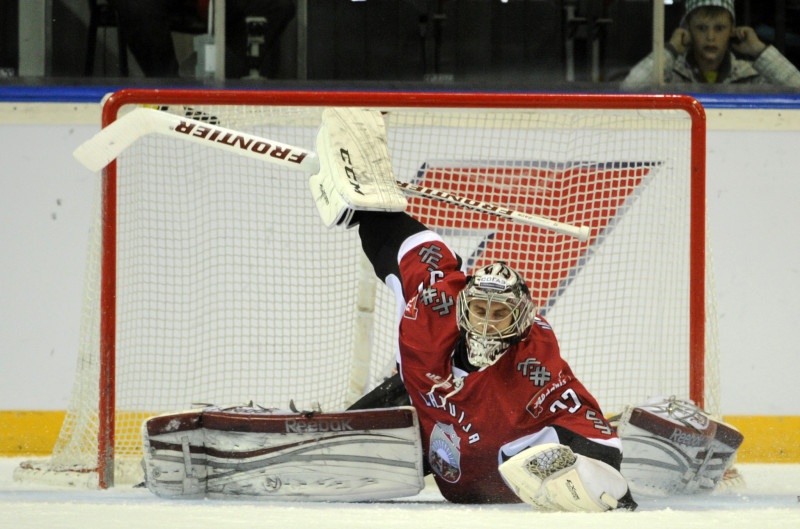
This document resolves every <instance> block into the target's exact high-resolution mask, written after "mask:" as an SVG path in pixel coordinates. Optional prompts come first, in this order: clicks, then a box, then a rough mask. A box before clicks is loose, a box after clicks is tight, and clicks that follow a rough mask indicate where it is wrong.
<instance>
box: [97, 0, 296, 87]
mask: <svg viewBox="0 0 800 529" xmlns="http://www.w3.org/2000/svg"><path fill="white" fill-rule="evenodd" d="M112 1H113V5H114V7H115V8H116V10H117V13H118V16H119V24H120V30H121V31H124V34H125V40H126V41H127V43H128V48H129V49H130V51H131V53H132V54H133V56H134V57H135V58H136V62H137V63H138V64H139V66H140V67H141V69H142V71H143V72H144V74H145V76H147V77H178V59H177V56H176V53H175V46H174V44H173V41H172V31H173V30H174V29H175V28H174V26H173V22H172V21H173V20H175V19H176V18H184V19H191V18H195V19H199V20H200V21H206V20H207V18H208V8H209V7H208V6H209V1H208V0H112ZM225 7H226V11H225V49H226V53H225V76H226V77H227V78H232V79H236V78H241V77H244V76H246V75H247V74H248V73H249V72H250V64H248V57H247V24H246V21H245V19H246V17H250V16H260V17H264V18H266V25H265V27H264V48H263V50H264V51H263V53H262V56H261V60H260V64H258V65H257V67H258V70H259V74H260V75H261V76H263V77H276V76H277V74H278V71H279V66H280V50H279V46H278V44H279V39H280V36H281V34H282V33H283V30H284V29H285V28H286V26H287V25H288V24H289V22H290V21H291V20H292V18H293V17H294V13H295V7H294V2H292V0H227V2H226V4H225Z"/></svg>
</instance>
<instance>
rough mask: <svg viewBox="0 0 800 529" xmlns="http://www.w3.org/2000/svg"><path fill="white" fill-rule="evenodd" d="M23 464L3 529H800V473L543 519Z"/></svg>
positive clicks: (7, 498) (751, 473)
mask: <svg viewBox="0 0 800 529" xmlns="http://www.w3.org/2000/svg"><path fill="white" fill-rule="evenodd" d="M20 461H21V459H15V458H0V528H4V529H5V528H9V529H11V528H13V529H24V528H47V529H51V528H53V529H61V528H64V529H71V528H76V529H77V528H81V529H85V528H95V527H101V528H103V529H118V528H129V527H130V528H148V527H167V528H169V529H199V528H204V529H205V528H211V529H226V528H238V527H247V528H254V527H269V528H280V529H284V528H295V527H297V528H302V529H311V528H314V529H316V528H320V529H340V528H341V529H345V528H346V529H361V528H364V529H367V528H368V529H393V528H396V527H397V528H399V527H403V528H414V529H428V528H431V529H437V528H446V529H471V528H480V529H489V528H492V529H537V528H538V529H583V528H591V529H606V528H607V529H629V528H630V529H633V528H636V529H660V528H669V529H692V528H703V529H710V528H714V529H773V528H776V529H778V528H780V529H792V528H800V503H799V502H798V500H799V499H800V464H798V465H794V464H792V465H790V464H772V465H767V464H740V465H738V467H739V471H740V472H741V474H742V475H743V477H744V480H745V485H744V486H743V487H742V488H739V489H737V490H733V491H724V492H716V493H714V494H712V495H706V496H692V497H680V498H669V499H656V498H637V501H639V509H638V510H637V511H636V512H610V513H602V514H572V513H545V514H543V513H536V512H534V511H532V510H531V509H530V508H529V507H527V506H525V505H488V506H468V505H454V504H450V503H447V502H445V501H444V500H443V499H442V497H441V496H440V495H439V493H438V491H437V490H436V489H435V487H430V486H429V487H427V488H426V489H425V490H423V491H422V493H420V494H419V495H417V496H415V497H413V498H407V499H405V500H396V501H386V502H377V503H313V502H308V503H272V502H266V501H260V502H259V501H249V500H248V501H220V500H190V501H177V500H164V499H160V498H158V497H156V496H154V495H152V494H151V493H150V492H148V491H147V490H146V489H141V488H130V487H127V488H115V489H111V490H104V491H87V490H73V489H58V488H52V487H45V486H40V485H30V484H20V483H16V482H14V481H13V480H12V478H11V474H12V472H13V470H14V468H16V466H17V465H18V464H19V462H20Z"/></svg>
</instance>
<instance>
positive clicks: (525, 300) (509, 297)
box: [456, 261, 536, 367]
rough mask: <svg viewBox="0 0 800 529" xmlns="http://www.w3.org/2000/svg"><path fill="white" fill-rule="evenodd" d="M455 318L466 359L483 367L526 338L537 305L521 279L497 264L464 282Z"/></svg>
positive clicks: (505, 266) (508, 269) (492, 362)
mask: <svg viewBox="0 0 800 529" xmlns="http://www.w3.org/2000/svg"><path fill="white" fill-rule="evenodd" d="M456 316H457V319H458V327H459V329H460V330H461V333H462V335H463V336H464V340H465V342H466V346H467V360H468V361H469V363H470V364H472V365H473V366H475V367H484V366H490V365H492V364H494V363H495V362H497V361H498V360H499V359H500V357H501V356H503V353H505V352H506V349H508V348H509V347H510V346H512V345H514V344H516V343H519V342H520V341H522V340H524V339H525V338H526V337H527V336H528V332H529V331H530V329H531V325H532V324H533V320H534V318H535V317H536V304H535V303H534V302H533V300H532V299H531V295H530V292H529V290H528V286H527V285H526V284H525V280H524V279H523V278H522V276H521V275H519V273H517V272H516V271H515V270H513V269H511V268H510V267H508V266H507V265H506V264H505V263H504V262H502V261H499V262H496V263H492V264H490V265H488V266H484V267H483V268H480V269H479V270H477V271H476V272H475V274H474V275H473V276H471V277H470V278H469V279H468V280H467V285H466V287H464V290H462V291H461V292H459V294H458V302H457V304H456Z"/></svg>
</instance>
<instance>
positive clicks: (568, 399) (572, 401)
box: [550, 389, 581, 413]
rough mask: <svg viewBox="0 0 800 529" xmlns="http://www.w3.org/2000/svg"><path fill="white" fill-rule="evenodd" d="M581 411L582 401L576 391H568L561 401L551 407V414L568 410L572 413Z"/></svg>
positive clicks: (563, 394)
mask: <svg viewBox="0 0 800 529" xmlns="http://www.w3.org/2000/svg"><path fill="white" fill-rule="evenodd" d="M579 409H581V400H580V399H579V398H578V394H577V393H575V391H574V390H572V389H568V390H566V391H565V392H564V393H562V394H561V400H557V401H555V402H554V403H552V404H551V405H550V413H556V412H557V411H559V410H567V411H568V412H570V413H575V412H576V411H578V410H579Z"/></svg>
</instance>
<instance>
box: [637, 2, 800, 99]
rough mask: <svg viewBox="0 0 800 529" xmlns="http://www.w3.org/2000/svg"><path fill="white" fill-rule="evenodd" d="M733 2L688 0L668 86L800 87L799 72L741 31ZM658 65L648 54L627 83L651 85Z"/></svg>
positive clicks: (668, 58) (672, 48) (669, 56)
mask: <svg viewBox="0 0 800 529" xmlns="http://www.w3.org/2000/svg"><path fill="white" fill-rule="evenodd" d="M733 4H734V0H686V11H685V14H684V16H683V19H682V21H681V25H680V27H679V28H678V29H676V30H675V31H674V32H673V34H672V36H671V37H670V39H669V42H668V43H667V44H666V46H665V48H666V52H665V53H664V82H665V83H706V84H772V85H778V86H786V87H800V72H799V71H798V70H797V68H796V67H795V66H794V65H793V64H792V63H791V62H789V61H788V60H787V59H786V58H785V57H784V56H783V55H781V53H780V52H779V51H778V50H777V49H776V48H775V47H774V46H771V45H767V44H764V43H763V42H762V41H761V40H760V39H759V38H758V36H756V33H755V31H753V29H752V28H749V27H744V26H742V27H736V26H735V23H736V15H735V12H734V5H733ZM654 67H655V60H654V56H653V54H650V55H648V56H647V57H645V58H644V59H643V60H641V61H640V62H639V63H638V64H636V66H634V67H633V68H632V69H631V71H630V73H628V76H627V77H626V78H625V80H624V81H623V82H622V88H624V89H637V88H645V87H647V86H650V85H651V84H652V82H653V69H654Z"/></svg>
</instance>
